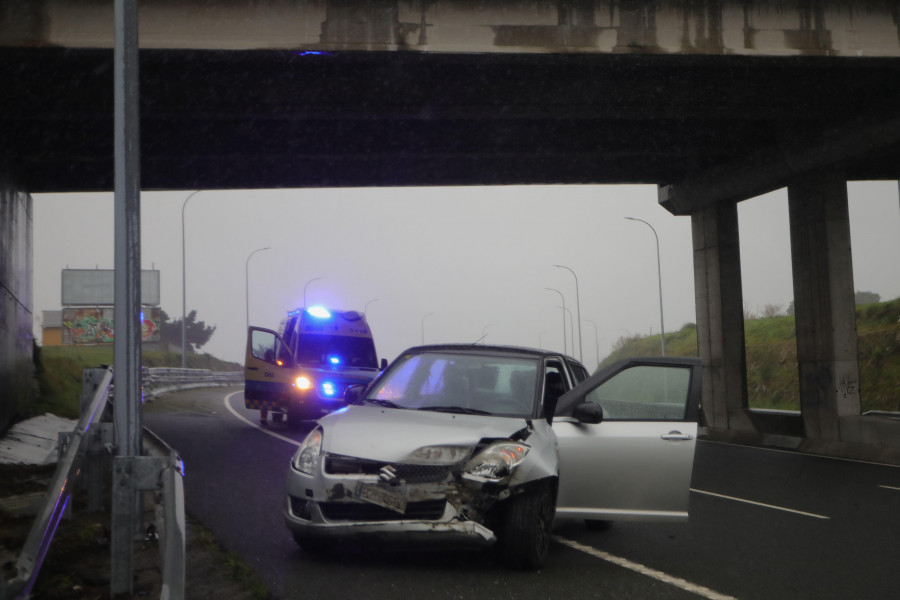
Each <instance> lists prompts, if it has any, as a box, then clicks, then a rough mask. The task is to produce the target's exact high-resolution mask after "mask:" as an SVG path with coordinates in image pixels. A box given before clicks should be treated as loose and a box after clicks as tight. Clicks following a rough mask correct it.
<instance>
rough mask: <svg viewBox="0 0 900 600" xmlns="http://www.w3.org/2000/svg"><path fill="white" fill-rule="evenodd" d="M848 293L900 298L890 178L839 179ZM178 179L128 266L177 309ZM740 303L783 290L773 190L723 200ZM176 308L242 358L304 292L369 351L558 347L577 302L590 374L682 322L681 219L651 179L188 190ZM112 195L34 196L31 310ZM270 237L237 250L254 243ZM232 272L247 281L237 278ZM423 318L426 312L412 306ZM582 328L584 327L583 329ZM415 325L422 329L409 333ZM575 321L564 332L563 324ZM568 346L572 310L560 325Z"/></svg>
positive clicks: (91, 238)
mask: <svg viewBox="0 0 900 600" xmlns="http://www.w3.org/2000/svg"><path fill="white" fill-rule="evenodd" d="M848 189H849V194H850V217H851V236H852V243H853V250H854V257H853V270H854V279H855V282H854V288H855V289H856V290H866V291H873V292H876V293H878V294H880V295H881V297H882V300H889V299H893V298H896V297H898V296H900V260H898V256H900V201H898V187H897V182H859V183H851V184H849V186H848ZM191 191H192V190H186V191H179V192H143V193H142V194H141V229H142V234H141V235H142V249H141V263H142V268H144V269H158V270H159V271H160V295H161V306H162V308H163V310H165V311H166V312H167V313H168V314H169V317H170V319H172V320H174V319H178V318H181V311H182V285H181V282H182V236H181V232H182V230H181V226H182V222H181V215H182V206H183V204H184V201H185V199H186V198H187V197H188V196H189V195H190V193H191ZM738 206H739V213H738V214H739V219H740V235H741V259H742V263H743V290H744V302H745V311H748V312H750V313H754V314H755V313H761V312H762V311H763V309H764V308H765V306H766V305H779V306H781V307H782V310H784V309H786V308H787V306H788V305H789V304H790V302H791V300H792V298H793V290H792V281H791V265H790V233H789V226H788V212H787V192H786V190H780V191H777V192H773V193H771V194H767V195H765V196H761V197H759V198H755V199H752V200H748V201H745V202H742V203H740V204H739V205H738ZM184 214H185V219H184V221H185V222H184V226H185V232H186V235H185V239H186V244H185V257H186V258H185V262H186V271H185V275H186V280H187V286H186V298H187V310H188V311H190V310H192V309H196V310H197V318H198V319H199V320H202V321H205V322H206V324H207V325H215V326H216V332H215V334H214V335H213V337H212V339H211V340H210V341H209V343H207V344H206V345H205V346H203V347H202V348H201V350H200V351H201V352H207V353H209V354H213V355H215V356H217V357H219V358H223V359H226V360H231V361H235V362H243V356H244V349H245V345H246V329H245V327H246V319H247V313H246V311H247V295H248V292H249V314H250V324H251V325H259V326H263V327H269V328H272V329H275V328H277V326H278V323H279V321H280V320H281V319H282V318H283V317H284V316H285V314H286V313H287V311H289V310H291V309H294V308H297V307H300V306H302V305H303V289H304V285H306V284H307V283H308V282H310V281H311V280H313V279H314V278H317V277H318V278H321V279H318V280H316V281H312V282H311V283H309V285H308V289H307V304H308V305H313V304H321V305H325V306H328V307H332V308H340V309H355V310H363V308H364V307H366V306H367V307H368V308H367V311H366V312H367V317H368V320H369V323H370V325H371V327H372V330H373V333H374V336H375V343H376V347H377V349H378V353H379V355H380V356H381V357H385V358H388V359H389V360H390V359H393V358H395V357H396V356H397V354H398V353H400V352H401V351H402V350H403V349H405V348H407V347H409V346H412V345H416V344H419V343H421V342H422V338H423V330H424V340H425V342H426V343H439V342H475V341H476V340H479V339H481V340H482V341H483V342H484V343H491V344H511V345H523V346H541V347H543V348H552V349H555V350H560V351H561V350H563V314H564V313H563V310H562V309H561V308H560V307H561V301H560V295H559V294H557V293H556V292H553V291H547V290H546V289H545V288H554V289H556V290H559V291H560V292H561V293H562V294H563V295H564V296H565V304H566V308H567V309H569V310H570V311H571V314H572V315H574V316H575V317H576V319H577V313H578V302H577V300H578V299H577V298H576V282H575V278H574V277H573V275H572V273H570V272H569V271H568V270H566V269H563V268H557V267H554V265H565V266H567V267H569V268H571V269H572V270H573V271H574V272H575V273H576V274H577V277H578V291H579V294H578V298H580V308H581V318H582V325H581V333H582V335H583V341H582V344H581V347H582V348H583V360H584V363H585V364H586V366H588V368H590V369H593V368H594V366H595V365H596V363H597V361H598V357H599V359H602V358H604V357H605V356H607V355H608V354H609V352H610V351H611V349H612V347H613V346H614V345H615V343H616V342H617V340H619V339H620V338H621V337H630V336H634V335H649V334H658V333H659V331H660V313H659V288H658V279H657V255H656V242H655V239H654V236H653V231H651V229H650V228H649V227H648V226H647V225H645V224H643V223H640V222H636V221H629V220H626V219H625V217H634V218H638V219H643V220H645V221H647V222H649V223H651V224H652V225H653V227H654V228H655V229H656V232H657V234H658V236H659V246H660V255H661V267H662V292H663V305H664V309H665V310H664V317H665V318H664V320H665V329H666V331H667V332H672V331H676V330H678V329H680V328H681V327H682V326H683V325H684V324H686V323H693V322H694V321H695V320H696V316H695V311H694V281H693V255H692V245H691V222H690V218H689V217H675V216H673V215H671V214H670V213H669V212H668V211H666V210H665V209H663V208H661V207H660V206H659V205H658V203H657V195H656V187H655V186H510V187H454V188H363V189H302V190H252V191H247V190H240V191H201V192H200V193H198V194H196V195H194V196H193V197H192V198H191V199H190V200H189V201H188V203H187V205H186V207H185V210H184ZM113 221H114V219H113V195H112V194H111V193H90V194H35V195H34V215H33V222H34V312H35V335H36V337H37V338H38V340H39V341H40V317H41V311H44V310H59V309H60V308H61V298H60V294H61V291H60V281H61V271H62V269H65V268H71V269H90V268H95V267H96V268H101V269H112V268H113V266H114V263H113ZM263 247H270V249H269V250H265V251H261V252H257V253H255V254H253V256H252V258H251V259H250V261H249V263H248V262H247V261H248V257H249V256H250V255H251V253H253V252H254V251H255V250H257V249H259V248H263ZM248 282H249V285H248ZM426 315H428V316H426ZM588 321H593V323H594V324H596V327H597V329H596V335H595V330H594V326H593V325H592V324H591V323H589V322H588ZM423 323H424V328H423ZM573 332H574V342H575V343H574V344H573V336H572V333H573ZM565 336H566V342H567V350H568V352H569V353H570V354H572V355H574V356H575V357H578V356H579V355H580V354H581V352H580V349H579V344H578V343H577V342H578V325H577V321H576V323H574V327H573V326H572V323H570V322H569V321H568V320H567V322H566V329H565Z"/></svg>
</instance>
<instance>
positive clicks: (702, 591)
mask: <svg viewBox="0 0 900 600" xmlns="http://www.w3.org/2000/svg"><path fill="white" fill-rule="evenodd" d="M553 539H555V540H556V541H557V542H559V543H560V544H564V545H566V546H568V547H569V548H573V549H575V550H578V551H580V552H584V553H585V554H590V555H591V556H594V557H596V558H599V559H601V560H605V561H606V562H611V563H613V564H614V565H618V566H620V567H624V568H626V569H630V570H632V571H634V572H635V573H639V574H641V575H646V576H647V577H652V578H653V579H656V580H657V581H661V582H663V583H667V584H669V585H674V586H675V587H677V588H680V589H682V590H684V591H686V592H690V593H692V594H697V595H698V596H703V597H704V598H709V600H736V599H735V597H734V596H728V595H727V594H720V593H719V592H717V591H715V590H711V589H709V588H708V587H704V586H702V585H698V584H696V583H691V582H690V581H687V580H686V579H682V578H680V577H674V576H672V575H669V574H668V573H663V572H662V571H657V570H656V569H651V568H650V567H647V566H645V565H642V564H640V563H636V562H633V561H630V560H628V559H627V558H622V557H620V556H615V555H613V554H610V553H609V552H604V551H603V550H598V549H597V548H594V547H592V546H585V545H584V544H579V543H578V542H575V541H573V540H567V539H566V538H561V537H559V536H558V535H555V536H553Z"/></svg>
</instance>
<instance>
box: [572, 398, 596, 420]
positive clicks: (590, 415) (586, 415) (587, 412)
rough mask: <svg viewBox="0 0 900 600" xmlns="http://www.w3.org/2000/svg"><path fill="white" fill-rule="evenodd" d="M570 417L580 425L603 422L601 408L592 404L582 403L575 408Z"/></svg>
mask: <svg viewBox="0 0 900 600" xmlns="http://www.w3.org/2000/svg"><path fill="white" fill-rule="evenodd" d="M572 416H573V417H575V419H576V420H577V421H578V422H579V423H582V424H585V425H596V424H597V423H600V422H601V421H603V407H602V406H600V405H599V404H594V403H593V402H582V403H581V404H579V405H578V406H576V407H575V410H574V411H573V412H572Z"/></svg>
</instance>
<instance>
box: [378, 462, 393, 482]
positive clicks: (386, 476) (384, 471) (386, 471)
mask: <svg viewBox="0 0 900 600" xmlns="http://www.w3.org/2000/svg"><path fill="white" fill-rule="evenodd" d="M378 476H379V477H380V478H381V480H382V481H386V482H388V483H389V482H391V481H395V480H396V479H397V469H395V468H394V467H392V466H391V465H385V466H383V467H381V470H380V471H379V472H378Z"/></svg>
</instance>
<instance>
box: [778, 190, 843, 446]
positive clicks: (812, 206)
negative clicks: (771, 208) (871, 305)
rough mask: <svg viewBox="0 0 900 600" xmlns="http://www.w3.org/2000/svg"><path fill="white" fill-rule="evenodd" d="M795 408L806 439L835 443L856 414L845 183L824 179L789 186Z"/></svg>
mask: <svg viewBox="0 0 900 600" xmlns="http://www.w3.org/2000/svg"><path fill="white" fill-rule="evenodd" d="M788 203H789V211H790V225H791V255H792V260H793V271H794V308H795V311H794V313H795V315H796V328H797V363H798V365H799V370H800V408H801V411H802V413H803V424H804V426H805V428H806V436H807V437H808V438H820V439H824V440H839V439H841V437H842V436H841V432H840V427H839V423H840V418H841V417H855V416H857V415H859V411H860V404H859V363H858V356H857V337H856V307H855V305H854V291H853V289H854V288H853V263H852V252H851V249H850V221H849V209H848V202H847V183H846V181H845V180H844V179H843V177H841V176H838V175H833V174H830V173H827V174H826V173H822V174H818V175H816V176H810V177H807V178H804V179H802V180H799V181H797V182H795V183H793V184H791V185H789V186H788Z"/></svg>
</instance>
